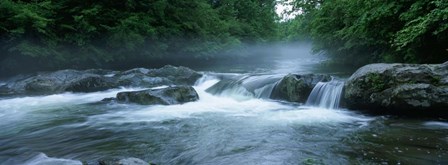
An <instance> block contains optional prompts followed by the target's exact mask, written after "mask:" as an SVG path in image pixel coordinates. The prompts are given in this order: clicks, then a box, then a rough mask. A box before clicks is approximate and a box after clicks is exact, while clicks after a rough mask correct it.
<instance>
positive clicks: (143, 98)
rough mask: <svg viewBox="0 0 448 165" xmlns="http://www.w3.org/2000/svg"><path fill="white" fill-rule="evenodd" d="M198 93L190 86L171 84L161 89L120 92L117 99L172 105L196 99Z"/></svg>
mask: <svg viewBox="0 0 448 165" xmlns="http://www.w3.org/2000/svg"><path fill="white" fill-rule="evenodd" d="M198 99H199V96H198V94H197V93H196V91H195V90H194V89H193V87H190V86H172V87H167V88H161V89H148V90H142V91H134V92H120V93H118V94H117V101H119V102H126V103H137V104H142V105H153V104H162V105H172V104H182V103H186V102H192V101H197V100H198Z"/></svg>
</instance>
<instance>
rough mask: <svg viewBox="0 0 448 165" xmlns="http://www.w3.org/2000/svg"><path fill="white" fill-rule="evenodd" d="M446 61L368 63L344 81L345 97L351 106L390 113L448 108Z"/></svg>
mask: <svg viewBox="0 0 448 165" xmlns="http://www.w3.org/2000/svg"><path fill="white" fill-rule="evenodd" d="M447 79H448V62H445V63H444V64H433V65H425V64H423V65H417V64H370V65H366V66H364V67H361V68H360V69H358V70H357V71H356V72H355V73H354V74H353V75H352V76H351V77H350V78H349V79H348V81H347V82H346V84H345V94H344V98H345V101H346V106H347V107H348V108H350V109H360V110H363V109H364V110H373V111H379V110H385V111H388V112H391V113H394V112H397V113H400V114H402V113H414V112H415V111H437V110H444V109H447V108H448V80H447Z"/></svg>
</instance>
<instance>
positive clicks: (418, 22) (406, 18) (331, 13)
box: [289, 0, 448, 65]
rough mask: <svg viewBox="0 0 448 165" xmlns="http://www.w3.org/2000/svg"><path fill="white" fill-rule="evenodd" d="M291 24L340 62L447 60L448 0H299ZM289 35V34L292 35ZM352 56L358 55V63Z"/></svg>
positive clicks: (299, 32)
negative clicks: (296, 12)
mask: <svg viewBox="0 0 448 165" xmlns="http://www.w3.org/2000/svg"><path fill="white" fill-rule="evenodd" d="M293 4H294V5H295V8H296V9H297V10H300V11H301V12H302V15H301V16H299V17H297V18H296V19H295V20H293V21H292V22H295V23H296V24H300V25H294V26H293V27H292V28H293V29H295V31H294V30H293V31H291V30H289V31H290V33H298V34H296V35H309V37H310V38H311V39H312V40H313V41H314V43H315V51H316V52H321V51H324V52H325V53H327V54H330V55H332V56H334V57H335V59H337V60H342V61H346V62H348V63H353V62H354V63H355V65H362V64H365V63H369V62H378V61H385V62H411V63H438V62H444V61H446V60H448V50H447V48H448V47H447V45H446V44H443V43H448V2H447V1H444V0H435V1H434V0H416V1H409V0H398V1H396V0H386V1H370V0H332V1H329V0H327V1H324V0H295V1H293ZM290 35H291V34H290ZM353 59H356V60H355V61H354V60H353Z"/></svg>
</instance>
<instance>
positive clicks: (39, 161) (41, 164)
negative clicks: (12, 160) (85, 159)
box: [23, 153, 82, 165]
mask: <svg viewBox="0 0 448 165" xmlns="http://www.w3.org/2000/svg"><path fill="white" fill-rule="evenodd" d="M23 164H25V165H82V162H80V161H77V160H71V159H61V158H51V157H48V156H47V155H45V154H44V153H40V154H38V155H37V156H35V157H33V158H31V159H29V160H28V161H26V162H25V163H23Z"/></svg>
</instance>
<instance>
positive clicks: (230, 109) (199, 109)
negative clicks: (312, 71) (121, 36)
mask: <svg viewBox="0 0 448 165" xmlns="http://www.w3.org/2000/svg"><path fill="white" fill-rule="evenodd" d="M217 82H218V81H217V80H207V81H204V82H203V83H202V84H201V85H198V86H195V87H194V88H195V89H196V90H197V92H198V94H199V97H200V100H199V101H196V102H190V103H186V104H182V105H169V106H165V105H156V106H138V105H134V106H129V107H127V108H128V109H127V110H123V111H118V112H115V113H108V114H100V115H96V116H91V117H90V118H89V120H88V122H90V124H100V125H108V124H123V123H132V122H154V121H164V120H171V119H179V118H196V117H200V115H202V114H206V113H214V114H221V115H222V116H223V117H225V116H227V117H232V116H234V117H235V116H238V117H250V118H256V119H257V120H261V121H264V122H271V123H279V122H280V123H281V122H283V123H300V124H313V123H331V122H353V121H367V118H366V117H362V116H360V115H357V114H354V113H351V112H348V111H345V110H328V109H319V108H310V107H298V106H292V105H285V104H281V103H278V102H274V101H269V100H262V99H248V100H239V99H235V98H232V97H222V96H213V95H211V94H209V93H207V92H205V89H207V88H208V87H210V86H212V85H213V84H214V83H217Z"/></svg>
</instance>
